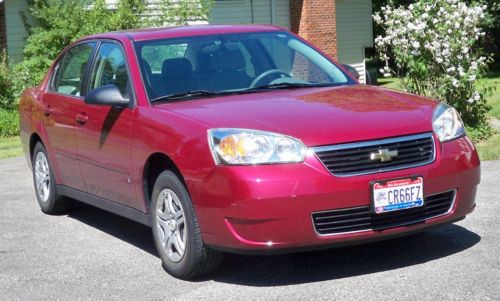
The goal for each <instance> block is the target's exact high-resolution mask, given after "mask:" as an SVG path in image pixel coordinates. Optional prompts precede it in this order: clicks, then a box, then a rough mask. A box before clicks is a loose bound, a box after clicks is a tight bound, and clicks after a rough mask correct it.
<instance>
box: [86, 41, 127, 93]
mask: <svg viewBox="0 0 500 301" xmlns="http://www.w3.org/2000/svg"><path fill="white" fill-rule="evenodd" d="M109 84H113V85H116V86H117V87H118V89H119V90H120V92H121V93H122V95H123V96H124V97H129V94H130V93H129V90H130V87H129V85H130V84H129V76H128V72H127V65H126V62H125V55H124V54H123V50H122V48H121V46H120V45H118V44H115V43H110V42H104V43H102V44H101V46H100V47H99V50H98V52H97V56H96V62H95V64H94V68H93V70H92V77H91V81H90V89H91V90H93V89H96V88H99V87H102V86H105V85H109Z"/></svg>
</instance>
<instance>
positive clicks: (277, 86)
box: [244, 82, 335, 91]
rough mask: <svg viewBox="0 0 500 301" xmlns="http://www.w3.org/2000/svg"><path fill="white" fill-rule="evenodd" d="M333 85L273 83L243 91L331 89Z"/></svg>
mask: <svg viewBox="0 0 500 301" xmlns="http://www.w3.org/2000/svg"><path fill="white" fill-rule="evenodd" d="M334 85H335V84H333V83H323V84H310V83H287V82H285V83H275V84H268V85H262V86H257V87H254V88H249V89H246V90H244V91H252V90H263V89H293V88H317V87H331V86H334Z"/></svg>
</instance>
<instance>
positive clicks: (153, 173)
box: [142, 152, 187, 211]
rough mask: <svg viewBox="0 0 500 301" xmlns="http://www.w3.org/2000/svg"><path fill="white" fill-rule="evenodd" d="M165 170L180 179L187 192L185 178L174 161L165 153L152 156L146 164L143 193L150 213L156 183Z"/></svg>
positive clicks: (143, 176) (143, 175)
mask: <svg viewBox="0 0 500 301" xmlns="http://www.w3.org/2000/svg"><path fill="white" fill-rule="evenodd" d="M165 170H170V171H171V172H173V173H174V174H175V175H176V176H177V177H179V180H180V181H181V182H182V184H183V185H184V187H186V190H187V185H186V181H185V179H184V176H183V175H182V173H181V171H180V169H179V168H178V167H177V165H176V164H175V163H174V161H173V160H172V159H171V158H170V157H169V156H168V155H166V154H165V153H161V152H157V153H153V154H151V155H150V156H149V157H148V159H147V160H146V163H145V164H144V169H143V173H142V191H143V198H144V205H145V207H146V209H147V210H148V211H149V207H150V204H151V195H152V193H153V187H154V184H155V181H156V179H157V178H158V176H159V175H160V173H162V172H163V171H165Z"/></svg>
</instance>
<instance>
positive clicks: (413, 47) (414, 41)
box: [374, 0, 492, 138]
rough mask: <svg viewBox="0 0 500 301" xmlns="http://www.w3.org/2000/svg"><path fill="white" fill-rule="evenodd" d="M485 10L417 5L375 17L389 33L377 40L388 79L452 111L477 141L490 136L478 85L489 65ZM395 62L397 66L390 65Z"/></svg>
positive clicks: (438, 2) (456, 4)
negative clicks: (437, 100) (444, 103)
mask: <svg viewBox="0 0 500 301" xmlns="http://www.w3.org/2000/svg"><path fill="white" fill-rule="evenodd" d="M485 9H486V7H485V6H481V5H478V4H477V3H473V4H471V5H467V4H466V2H464V1H460V0H453V1H450V0H435V1H428V0H417V1H415V2H414V3H412V4H409V5H408V6H407V7H405V6H397V7H396V6H393V5H391V4H389V5H387V6H383V7H382V8H381V12H379V13H376V14H375V15H374V20H375V22H376V23H377V24H378V25H379V26H381V27H382V28H383V29H384V31H385V33H384V35H383V36H378V37H377V38H376V39H375V44H376V48H377V51H378V53H379V56H380V59H381V60H382V61H384V62H385V63H386V65H385V67H384V68H383V69H382V70H381V72H382V73H384V76H396V77H398V78H399V79H400V82H401V85H402V86H403V88H404V89H405V90H406V91H409V92H412V93H416V94H420V95H423V96H428V97H431V98H436V99H439V100H441V101H443V102H446V103H448V104H450V105H452V106H454V107H455V108H456V109H457V110H458V111H459V112H460V114H461V116H462V119H463V120H464V122H465V124H466V125H467V126H468V127H470V128H474V129H475V131H473V132H474V133H475V134H477V137H478V138H479V137H483V138H485V137H487V136H489V135H491V132H492V129H491V127H490V125H489V123H488V118H487V113H488V111H489V110H490V106H489V105H488V103H487V101H486V96H487V95H489V94H490V93H491V89H489V88H484V87H482V86H480V85H479V84H478V80H479V79H481V78H483V77H484V76H485V74H486V72H487V70H488V64H489V63H490V62H491V59H490V58H491V56H490V55H488V54H485V53H484V51H483V49H482V47H481V42H482V41H483V40H484V37H485V32H484V30H483V29H482V27H483V26H484V23H485V18H486V14H485ZM390 60H393V61H394V66H391V65H390V64H389V61H390Z"/></svg>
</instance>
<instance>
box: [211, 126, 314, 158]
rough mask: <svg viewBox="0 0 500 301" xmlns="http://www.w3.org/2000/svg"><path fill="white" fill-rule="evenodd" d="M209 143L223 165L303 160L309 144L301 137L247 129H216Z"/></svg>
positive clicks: (213, 130) (212, 131)
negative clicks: (303, 141)
mask: <svg viewBox="0 0 500 301" xmlns="http://www.w3.org/2000/svg"><path fill="white" fill-rule="evenodd" d="M208 139H209V142H210V147H211V150H212V153H213V155H214V159H215V162H216V163H217V164H219V165H253V164H270V163H292V162H303V161H304V157H305V154H306V147H305V146H304V144H302V142H300V141H299V140H297V139H295V138H292V137H288V136H284V135H280V134H275V133H270V132H263V131H255V130H247V129H212V130H210V131H209V137H208Z"/></svg>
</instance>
